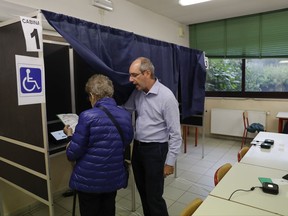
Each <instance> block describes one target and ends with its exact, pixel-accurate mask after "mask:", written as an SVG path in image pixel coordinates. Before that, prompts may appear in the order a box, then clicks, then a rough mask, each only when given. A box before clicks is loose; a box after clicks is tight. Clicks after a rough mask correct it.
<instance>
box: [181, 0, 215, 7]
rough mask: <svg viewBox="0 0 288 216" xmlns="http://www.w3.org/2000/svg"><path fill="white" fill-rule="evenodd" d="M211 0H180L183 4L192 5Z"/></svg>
mask: <svg viewBox="0 0 288 216" xmlns="http://www.w3.org/2000/svg"><path fill="white" fill-rule="evenodd" d="M207 1H211V0H179V4H180V5H182V6H187V5H192V4H199V3H203V2H207Z"/></svg>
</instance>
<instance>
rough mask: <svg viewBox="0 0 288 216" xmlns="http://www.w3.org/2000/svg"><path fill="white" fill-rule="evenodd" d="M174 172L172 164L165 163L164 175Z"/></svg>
mask: <svg viewBox="0 0 288 216" xmlns="http://www.w3.org/2000/svg"><path fill="white" fill-rule="evenodd" d="M173 173H174V166H170V165H167V164H165V166H164V176H165V177H166V176H169V175H171V174H173Z"/></svg>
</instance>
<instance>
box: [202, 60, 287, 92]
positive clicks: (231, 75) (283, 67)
mask: <svg viewBox="0 0 288 216" xmlns="http://www.w3.org/2000/svg"><path fill="white" fill-rule="evenodd" d="M283 60H284V59H245V65H246V67H245V68H244V67H242V62H243V63H244V60H243V61H242V59H209V69H208V71H207V78H206V91H211V92H241V91H242V89H241V87H242V74H243V75H245V91H242V92H288V64H287V63H286V64H285V63H281V62H283ZM242 68H244V70H243V71H242Z"/></svg>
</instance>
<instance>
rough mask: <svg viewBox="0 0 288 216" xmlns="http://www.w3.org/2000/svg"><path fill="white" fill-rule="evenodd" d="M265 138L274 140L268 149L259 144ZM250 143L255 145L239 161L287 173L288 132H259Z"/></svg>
mask: <svg viewBox="0 0 288 216" xmlns="http://www.w3.org/2000/svg"><path fill="white" fill-rule="evenodd" d="M265 139H273V140H274V145H272V147H271V148H270V149H263V148H261V147H260V146H259V145H260V144H261V143H262V142H263V141H264V140H265ZM251 143H255V144H256V145H255V146H254V145H252V146H251V147H250V149H249V151H248V152H247V153H246V154H245V156H244V157H243V158H242V159H241V161H240V163H245V164H252V165H257V166H261V167H268V168H273V169H277V170H284V171H287V173H288V134H282V133H271V132H260V133H258V134H257V136H256V137H255V138H254V139H253V141H252V142H251ZM287 212H288V211H287Z"/></svg>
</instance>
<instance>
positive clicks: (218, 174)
mask: <svg viewBox="0 0 288 216" xmlns="http://www.w3.org/2000/svg"><path fill="white" fill-rule="evenodd" d="M231 167H232V165H231V164H230V163H226V164H224V165H222V166H221V167H219V168H218V169H217V170H216V172H215V174H214V185H215V186H216V185H217V184H218V183H219V182H220V180H221V179H222V178H223V177H224V176H225V175H226V173H227V172H228V171H229V170H230V169H231Z"/></svg>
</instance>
